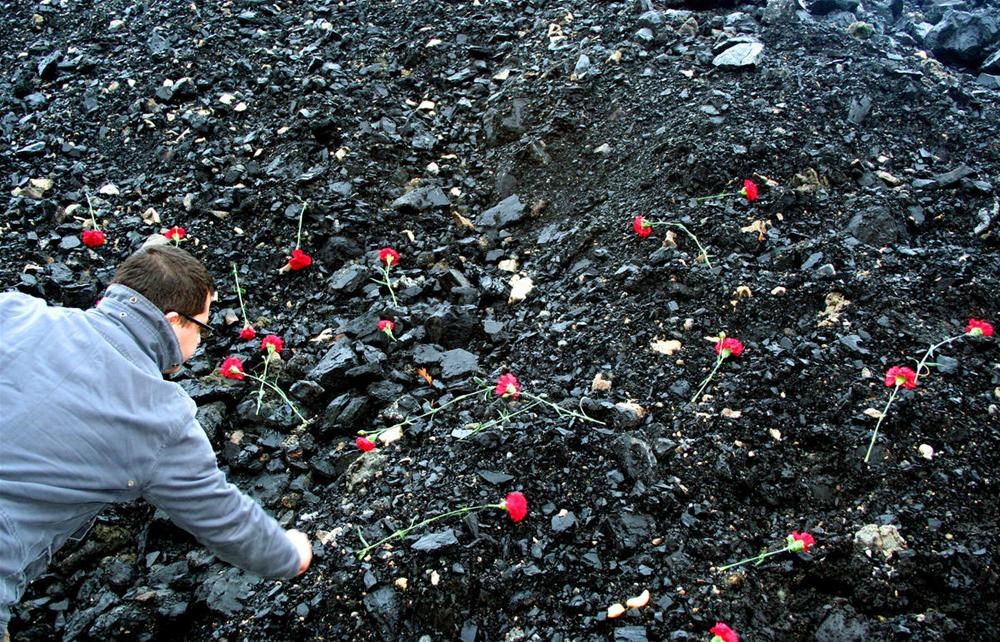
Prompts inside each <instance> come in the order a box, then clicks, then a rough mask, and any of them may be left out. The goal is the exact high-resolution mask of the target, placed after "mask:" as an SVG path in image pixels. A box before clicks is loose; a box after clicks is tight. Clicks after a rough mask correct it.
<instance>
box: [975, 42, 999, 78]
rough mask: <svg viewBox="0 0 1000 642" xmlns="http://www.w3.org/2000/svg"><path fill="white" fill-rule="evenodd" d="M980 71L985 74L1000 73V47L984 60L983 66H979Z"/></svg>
mask: <svg viewBox="0 0 1000 642" xmlns="http://www.w3.org/2000/svg"><path fill="white" fill-rule="evenodd" d="M979 71H981V72H983V73H984V74H1000V48H998V49H997V50H996V51H994V52H993V53H992V54H990V56H989V57H988V58H986V61H985V62H983V66H982V67H980V68H979ZM977 80H978V79H977Z"/></svg>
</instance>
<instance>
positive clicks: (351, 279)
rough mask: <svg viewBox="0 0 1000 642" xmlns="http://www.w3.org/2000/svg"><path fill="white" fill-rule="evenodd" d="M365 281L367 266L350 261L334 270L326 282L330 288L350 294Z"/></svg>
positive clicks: (366, 279) (366, 280)
mask: <svg viewBox="0 0 1000 642" xmlns="http://www.w3.org/2000/svg"><path fill="white" fill-rule="evenodd" d="M367 282H368V268H366V267H364V266H362V265H358V264H357V263H351V264H349V265H345V266H344V267H342V268H340V269H339V270H337V271H336V272H334V274H333V276H331V277H330V278H329V279H327V282H326V284H327V286H328V287H329V288H330V289H331V290H337V291H338V292H346V293H348V294H352V293H354V292H356V291H357V290H358V288H360V287H361V286H362V285H364V284H365V283H367Z"/></svg>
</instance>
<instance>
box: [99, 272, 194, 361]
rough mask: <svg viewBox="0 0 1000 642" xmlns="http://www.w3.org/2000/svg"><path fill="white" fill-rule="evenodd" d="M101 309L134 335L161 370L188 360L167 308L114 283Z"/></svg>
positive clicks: (136, 341)
mask: <svg viewBox="0 0 1000 642" xmlns="http://www.w3.org/2000/svg"><path fill="white" fill-rule="evenodd" d="M97 310H98V312H100V313H101V314H103V315H104V316H106V317H108V318H109V319H111V320H112V321H114V322H115V323H117V324H118V325H119V326H121V327H122V328H123V329H124V330H125V331H126V332H127V333H128V334H130V335H131V336H132V338H133V339H134V340H135V345H136V347H138V348H139V350H140V351H141V352H142V353H143V354H145V355H146V356H148V357H149V358H150V359H152V360H153V362H155V363H156V367H157V369H158V370H159V371H160V372H166V371H167V370H172V369H174V368H177V367H178V366H180V365H181V362H183V361H184V358H183V356H182V355H181V346H180V344H179V343H178V342H177V335H175V334H174V331H173V329H171V327H170V323H169V322H168V321H167V318H166V316H164V314H163V311H162V310H160V309H159V308H157V307H156V306H155V305H153V303H152V302H151V301H150V300H149V299H147V298H146V297H144V296H142V295H141V294H139V293H138V292H136V291H135V290H133V289H132V288H129V287H126V286H124V285H120V284H117V283H115V284H112V285H111V286H109V287H108V289H107V290H106V291H105V293H104V298H103V299H101V303H100V305H98V306H97Z"/></svg>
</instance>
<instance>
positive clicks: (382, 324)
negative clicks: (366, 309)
mask: <svg viewBox="0 0 1000 642" xmlns="http://www.w3.org/2000/svg"><path fill="white" fill-rule="evenodd" d="M395 329H396V324H395V323H393V322H392V321H389V320H388V319H382V320H380V321H379V322H378V330H379V332H386V333H387V334H392V331H393V330H395Z"/></svg>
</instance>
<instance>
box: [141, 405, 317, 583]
mask: <svg viewBox="0 0 1000 642" xmlns="http://www.w3.org/2000/svg"><path fill="white" fill-rule="evenodd" d="M143 496H144V497H145V498H146V499H147V500H148V501H149V502H150V503H152V504H153V505H154V506H156V507H157V508H160V509H161V510H163V511H164V512H166V513H167V515H169V516H170V519H171V520H173V521H174V523H175V524H177V525H178V526H180V527H181V528H183V529H184V530H186V531H187V532H189V533H191V534H192V535H194V536H195V538H197V539H198V541H199V542H201V543H202V544H204V545H205V546H206V547H207V548H208V549H209V550H211V551H212V552H213V553H215V555H216V556H218V557H219V558H221V559H223V560H225V561H227V562H229V563H230V564H233V565H235V566H238V567H240V568H242V569H243V570H245V571H248V572H250V573H254V574H255V575H260V576H264V577H284V578H290V577H294V576H295V575H296V573H298V570H299V565H300V563H301V562H300V559H299V553H298V551H297V550H296V548H295V545H294V544H292V542H291V540H289V539H288V537H287V536H286V535H285V530H284V529H283V528H282V527H281V525H280V524H278V522H277V521H276V520H275V519H274V518H273V517H271V516H270V515H268V514H267V513H265V512H264V509H263V508H261V507H260V505H259V504H257V502H255V501H254V500H253V499H251V498H249V497H247V496H246V495H244V494H243V493H242V492H240V490H239V489H238V488H236V487H235V486H233V485H232V484H229V483H227V482H226V476H225V475H223V474H222V471H221V470H219V466H218V464H217V462H216V459H215V453H214V452H213V451H212V445H211V443H209V441H208V437H207V436H205V432H204V431H203V430H202V428H201V426H200V425H199V424H198V422H197V421H196V420H194V419H193V418H192V419H191V421H190V422H188V423H187V425H186V426H185V427H183V428H181V432H180V436H179V438H175V439H173V440H172V441H171V442H169V443H167V444H166V445H165V446H164V447H163V450H162V452H161V454H160V457H159V458H158V461H157V464H156V466H155V469H154V471H153V473H152V476H151V478H150V479H149V481H148V482H147V484H146V486H145V488H144V489H143Z"/></svg>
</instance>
